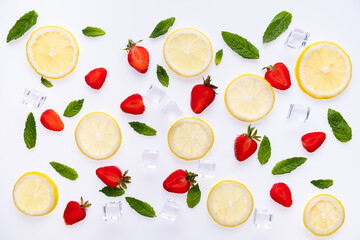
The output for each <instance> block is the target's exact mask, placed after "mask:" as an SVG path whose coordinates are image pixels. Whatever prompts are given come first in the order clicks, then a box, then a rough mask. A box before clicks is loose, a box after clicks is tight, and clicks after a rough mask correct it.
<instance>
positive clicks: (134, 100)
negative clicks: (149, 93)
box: [120, 93, 145, 115]
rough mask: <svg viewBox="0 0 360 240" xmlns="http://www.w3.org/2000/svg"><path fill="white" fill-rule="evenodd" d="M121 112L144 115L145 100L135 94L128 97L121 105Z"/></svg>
mask: <svg viewBox="0 0 360 240" xmlns="http://www.w3.org/2000/svg"><path fill="white" fill-rule="evenodd" d="M120 108H121V110H123V112H125V113H130V114H135V115H138V114H142V113H143V112H144V111H145V105H144V102H143V98H142V96H141V95H140V94H137V93H136V94H133V95H131V96H129V97H127V98H126V99H125V100H124V101H123V102H122V103H121V104H120Z"/></svg>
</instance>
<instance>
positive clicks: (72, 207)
mask: <svg viewBox="0 0 360 240" xmlns="http://www.w3.org/2000/svg"><path fill="white" fill-rule="evenodd" d="M80 200H81V203H78V202H75V201H70V202H69V203H68V204H67V205H66V208H65V211H64V215H63V218H64V221H65V224H66V225H73V224H74V223H77V222H80V221H81V220H83V219H84V218H85V217H86V210H87V208H89V207H90V206H91V203H89V202H88V201H86V202H85V203H84V201H83V198H82V197H81V199H80Z"/></svg>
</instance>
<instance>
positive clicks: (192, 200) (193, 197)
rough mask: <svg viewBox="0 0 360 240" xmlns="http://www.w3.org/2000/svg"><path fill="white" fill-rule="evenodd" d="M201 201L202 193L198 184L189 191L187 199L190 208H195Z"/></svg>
mask: <svg viewBox="0 0 360 240" xmlns="http://www.w3.org/2000/svg"><path fill="white" fill-rule="evenodd" d="M200 199H201V191H200V188H199V184H198V183H197V184H196V185H195V186H193V187H192V188H190V189H189V191H188V193H187V197H186V203H187V205H188V207H189V208H193V207H195V206H196V205H197V204H198V203H199V202H200Z"/></svg>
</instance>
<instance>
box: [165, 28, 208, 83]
mask: <svg viewBox="0 0 360 240" xmlns="http://www.w3.org/2000/svg"><path fill="white" fill-rule="evenodd" d="M163 54H164V58H165V61H166V64H167V65H168V66H169V68H170V69H171V70H173V71H174V72H175V73H177V74H178V75H180V76H183V77H194V76H197V75H199V74H201V73H203V72H204V71H205V70H206V69H207V68H208V67H209V66H210V63H211V61H212V58H213V50H212V46H211V42H210V40H209V39H208V38H207V36H206V35H205V34H203V33H202V32H200V31H199V30H197V29H194V28H181V29H178V30H176V31H174V32H172V33H171V34H170V35H169V36H168V37H167V38H166V40H165V43H164V48H163Z"/></svg>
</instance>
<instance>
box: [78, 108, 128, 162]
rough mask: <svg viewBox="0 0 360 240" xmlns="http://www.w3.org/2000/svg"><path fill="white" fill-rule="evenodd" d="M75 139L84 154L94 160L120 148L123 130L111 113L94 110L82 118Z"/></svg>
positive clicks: (112, 153)
mask: <svg viewBox="0 0 360 240" xmlns="http://www.w3.org/2000/svg"><path fill="white" fill-rule="evenodd" d="M75 140H76V144H77V146H78V148H79V149H80V151H81V152H82V153H83V154H85V155H86V156H88V157H89V158H92V159H94V160H103V159H107V158H109V157H111V156H113V155H114V154H115V153H116V152H117V150H118V149H119V147H120V144H121V131H120V127H119V125H118V124H117V122H116V120H115V119H114V118H113V117H111V116H110V115H108V114H106V113H102V112H92V113H89V114H87V115H86V116H85V117H83V118H82V119H81V120H80V122H79V124H78V125H77V127H76V129H75Z"/></svg>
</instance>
